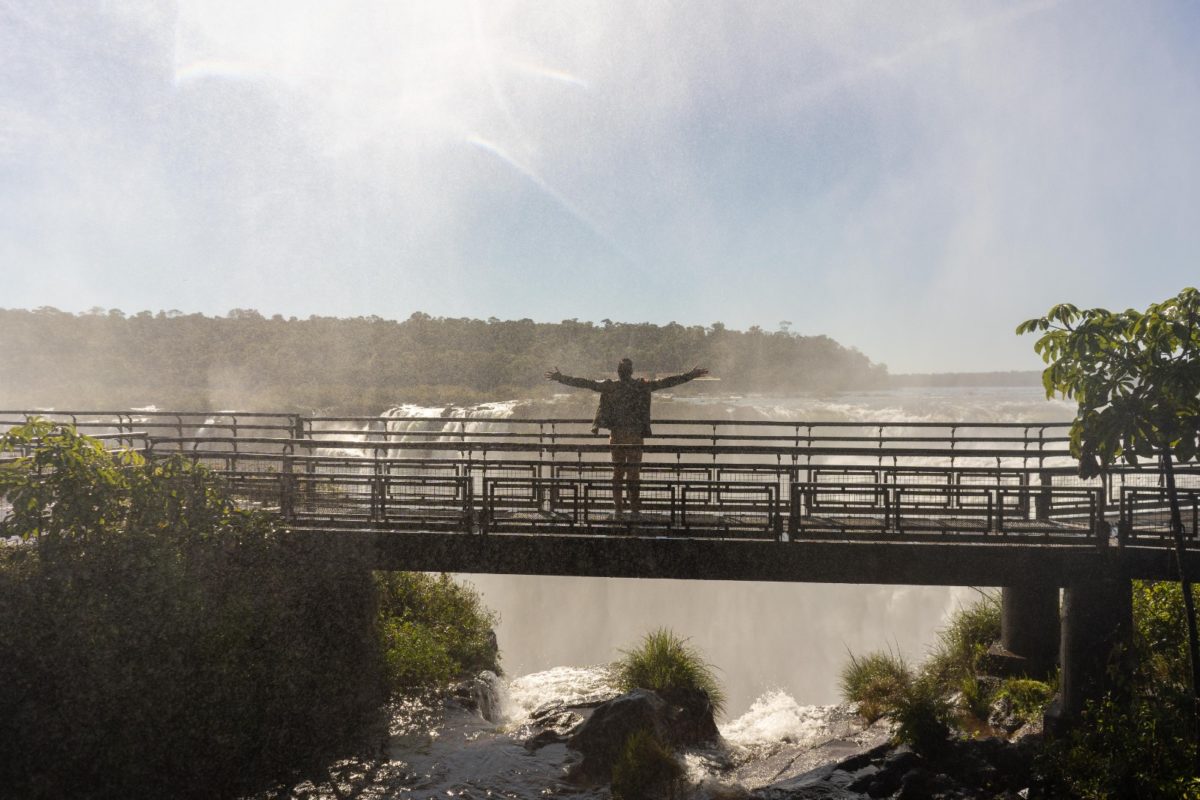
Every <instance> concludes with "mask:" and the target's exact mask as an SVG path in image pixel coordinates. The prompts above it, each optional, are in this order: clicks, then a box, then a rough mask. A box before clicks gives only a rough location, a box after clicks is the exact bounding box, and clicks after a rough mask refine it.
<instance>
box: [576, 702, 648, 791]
mask: <svg viewBox="0 0 1200 800" xmlns="http://www.w3.org/2000/svg"><path fill="white" fill-rule="evenodd" d="M669 713H670V706H669V705H668V704H667V701H666V700H663V699H662V698H661V697H659V696H658V694H656V693H655V692H651V691H649V690H647V689H635V690H633V691H632V692H629V693H628V694H623V695H621V696H620V697H617V698H615V699H613V700H609V701H608V702H606V703H602V704H601V705H600V706H598V707H597V708H596V710H595V711H593V712H592V715H591V716H590V717H588V719H587V721H586V722H584V723H583V724H582V725H581V726H579V729H578V730H576V731H575V733H574V734H573V735H572V736H571V737H570V738H569V739H568V740H567V747H569V748H571V749H572V750H576V751H578V752H579V753H580V754H581V755H582V756H583V759H582V760H581V761H580V762H579V763H578V764H576V765H574V766H573V767H572V768H571V773H570V778H571V779H572V780H573V781H575V782H577V783H601V782H607V780H608V779H609V777H610V776H611V775H612V768H613V764H615V763H616V760H617V758H618V756H620V754H621V750H622V748H624V746H625V740H626V739H628V738H629V736H630V735H631V734H633V733H634V732H635V731H639V730H649V731H651V732H652V733H653V734H654V735H655V736H657V737H658V738H659V739H661V740H663V741H668V740H669V737H668V729H667V719H668V716H669Z"/></svg>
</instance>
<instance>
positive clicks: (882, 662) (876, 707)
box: [838, 651, 914, 723]
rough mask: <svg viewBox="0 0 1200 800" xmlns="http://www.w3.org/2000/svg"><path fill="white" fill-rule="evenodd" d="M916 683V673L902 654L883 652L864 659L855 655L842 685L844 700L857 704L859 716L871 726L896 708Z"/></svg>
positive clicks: (852, 656)
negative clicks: (909, 687) (908, 688)
mask: <svg viewBox="0 0 1200 800" xmlns="http://www.w3.org/2000/svg"><path fill="white" fill-rule="evenodd" d="M913 680H914V676H913V672H912V670H911V669H910V668H909V666H908V664H907V663H906V662H905V661H904V658H903V657H902V656H900V654H899V653H892V652H890V651H889V652H886V653H884V652H882V651H880V652H875V653H868V654H867V655H865V656H862V657H861V658H859V657H857V656H855V655H854V654H853V653H851V654H850V663H849V664H847V665H846V666H845V667H843V668H842V674H841V676H840V678H839V681H838V683H839V686H840V688H841V690H842V697H844V698H845V699H846V700H847V701H848V702H851V703H857V704H858V713H859V715H861V716H862V718H863V719H865V720H866V721H867V722H868V723H871V722H874V721H875V720H877V719H879V718H880V717H882V716H883V715H884V714H887V713H888V712H889V711H891V710H892V709H893V708H895V707H896V705H897V704H898V703H899V702H900V699H901V697H902V696H903V694H904V692H905V690H906V689H907V687H908V686H909V685H910V684H912V682H913Z"/></svg>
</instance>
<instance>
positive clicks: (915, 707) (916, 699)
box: [887, 675, 954, 756]
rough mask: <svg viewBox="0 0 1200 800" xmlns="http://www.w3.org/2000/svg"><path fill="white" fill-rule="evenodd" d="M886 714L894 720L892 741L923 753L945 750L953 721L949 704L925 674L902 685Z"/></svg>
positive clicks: (935, 684)
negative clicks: (898, 694)
mask: <svg viewBox="0 0 1200 800" xmlns="http://www.w3.org/2000/svg"><path fill="white" fill-rule="evenodd" d="M887 716H888V718H889V719H890V720H892V722H894V723H896V732H895V738H896V740H897V741H899V742H903V743H904V744H907V745H908V746H910V747H911V748H912V749H913V750H914V751H915V752H917V753H920V754H922V755H927V756H934V755H937V754H938V753H940V752H941V751H942V750H944V749H945V747H946V743H947V741H948V739H949V736H950V725H951V723H952V722H953V721H954V714H953V706H952V705H951V703H950V701H949V700H948V699H947V698H946V695H945V694H944V693H943V691H942V688H941V687H940V686H939V685H938V684H937V683H936V682H935V681H933V680H932V679H931V678H930V677H929V676H928V675H922V676H921V677H919V678H917V679H916V680H914V681H912V682H911V683H909V684H908V685H907V686H905V687H904V689H903V691H901V693H900V696H899V698H898V699H897V702H896V704H895V705H894V706H893V707H892V708H891V709H889V710H888V712H887Z"/></svg>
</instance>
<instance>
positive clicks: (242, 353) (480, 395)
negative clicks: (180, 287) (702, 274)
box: [0, 307, 887, 413]
mask: <svg viewBox="0 0 1200 800" xmlns="http://www.w3.org/2000/svg"><path fill="white" fill-rule="evenodd" d="M625 356H628V357H630V358H632V359H633V361H634V364H635V368H636V371H637V372H638V373H639V374H646V375H655V374H658V375H665V374H671V373H676V372H681V371H684V370H686V369H689V368H691V367H692V366H693V365H696V364H701V365H704V366H707V367H708V368H709V369H710V370H711V371H712V373H713V374H714V375H715V376H718V377H720V378H721V380H722V383H721V384H720V387H721V391H723V392H724V391H739V392H740V391H761V392H776V391H779V392H783V391H789V392H790V391H801V392H803V391H836V390H840V389H853V388H866V387H873V386H878V385H881V384H882V383H883V382H885V381H886V379H887V370H886V367H885V366H883V365H880V364H874V363H872V362H871V361H870V359H868V358H867V357H866V356H865V355H863V354H862V353H861V352H859V351H857V350H855V349H853V348H848V347H844V346H843V345H841V344H839V343H838V342H836V341H834V340H833V339H831V338H829V337H827V336H802V335H798V334H795V333H792V332H790V331H788V330H787V325H782V324H781V327H780V329H779V330H776V331H765V330H763V329H761V328H759V327H751V328H750V329H748V330H745V331H740V330H732V329H729V328H726V327H725V326H724V325H722V324H721V323H719V322H716V323H713V324H712V325H710V326H700V325H694V326H684V325H679V324H677V323H670V324H668V325H655V324H650V323H624V322H613V321H612V320H607V319H606V320H603V321H602V322H600V323H599V324H595V323H592V322H581V321H579V320H575V319H568V320H563V321H562V322H557V323H539V322H534V321H533V320H530V319H521V320H500V319H496V318H494V317H493V318H491V319H487V320H480V319H466V318H462V319H459V318H446V317H432V316H430V315H428V314H424V313H419V312H418V313H415V314H413V315H412V316H411V317H409V318H408V319H406V320H403V321H396V320H387V319H381V318H379V317H374V316H371V317H354V318H336V317H320V316H311V317H308V318H307V319H297V318H295V317H291V318H284V317H282V316H280V315H275V316H273V317H265V316H263V315H262V314H260V313H258V312H257V311H254V310H251V309H234V310H232V311H230V312H229V313H228V314H227V315H225V316H223V317H218V316H206V315H204V314H184V313H181V312H178V311H166V312H158V313H151V312H149V311H142V312H140V313H137V314H132V315H127V314H125V313H123V312H121V311H119V310H117V309H112V310H107V311H106V310H102V309H93V310H92V311H89V312H86V313H79V314H75V313H69V312H64V311H59V310H57V309H55V308H50V307H43V308H38V309H35V310H24V309H0V374H3V375H5V380H4V381H3V382H0V404H3V405H5V406H8V407H13V406H27V405H53V406H56V407H58V408H65V407H68V406H74V407H97V406H99V405H106V406H114V407H128V406H131V405H134V406H136V405H145V404H151V403H152V404H157V405H159V406H160V407H176V408H179V407H190V408H195V409H197V410H205V409H209V408H231V407H236V408H240V409H243V410H252V409H264V408H270V409H281V410H310V409H324V410H330V411H334V410H337V411H343V412H347V413H349V412H352V411H354V412H364V413H373V412H375V411H379V410H382V409H384V408H387V407H390V406H392V405H395V404H397V403H400V402H416V403H470V402H476V401H481V400H494V399H505V398H509V397H516V396H529V395H531V394H532V393H537V392H545V391H549V389H548V388H547V387H546V386H545V382H544V381H543V379H542V373H543V372H545V370H546V369H549V368H552V367H560V368H561V369H562V370H563V371H564V372H568V373H571V374H576V375H583V376H589V377H600V376H605V375H611V374H612V373H613V370H614V369H615V364H616V363H617V361H619V360H620V359H621V358H622V357H625Z"/></svg>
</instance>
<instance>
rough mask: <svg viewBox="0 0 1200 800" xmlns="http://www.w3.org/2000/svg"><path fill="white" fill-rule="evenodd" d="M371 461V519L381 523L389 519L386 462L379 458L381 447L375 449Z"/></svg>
mask: <svg viewBox="0 0 1200 800" xmlns="http://www.w3.org/2000/svg"><path fill="white" fill-rule="evenodd" d="M372 452H373V458H372V463H371V521H372V522H374V523H376V524H380V523H383V522H386V521H387V510H386V504H387V487H386V486H385V482H384V475H383V468H384V463H383V462H382V461H381V460H380V459H379V448H378V447H376V448H375V449H374V450H373V451H372Z"/></svg>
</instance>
